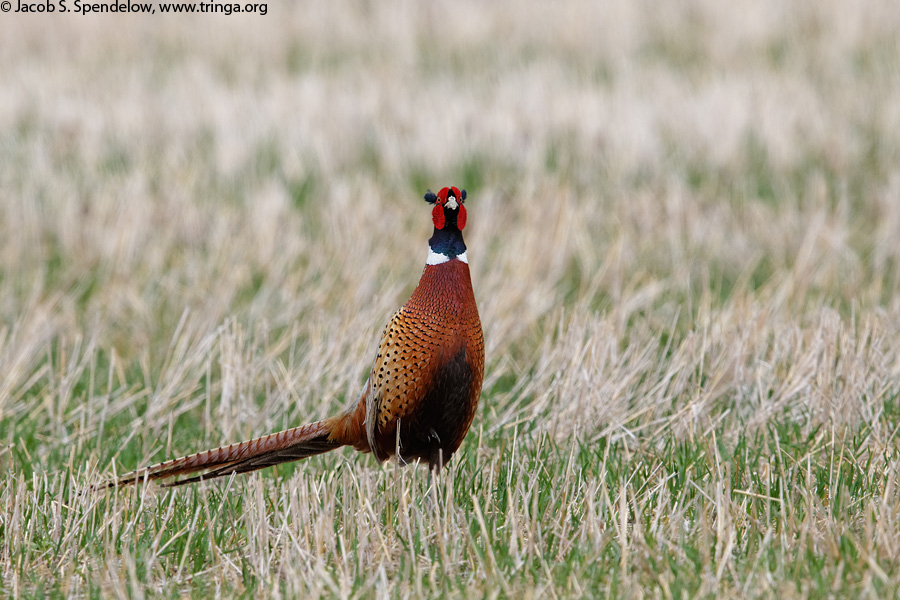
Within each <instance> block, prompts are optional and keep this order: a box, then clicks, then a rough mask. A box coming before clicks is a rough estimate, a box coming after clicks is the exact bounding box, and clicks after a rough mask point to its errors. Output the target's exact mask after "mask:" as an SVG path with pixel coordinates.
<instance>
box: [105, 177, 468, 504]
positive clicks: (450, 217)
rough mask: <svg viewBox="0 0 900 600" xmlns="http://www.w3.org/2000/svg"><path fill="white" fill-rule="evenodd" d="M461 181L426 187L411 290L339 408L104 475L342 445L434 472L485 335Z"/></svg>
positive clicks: (234, 464) (263, 458)
mask: <svg viewBox="0 0 900 600" xmlns="http://www.w3.org/2000/svg"><path fill="white" fill-rule="evenodd" d="M465 198H466V194H465V190H463V191H462V192H460V191H459V190H458V189H457V188H455V187H453V188H444V189H442V190H441V191H440V192H439V193H438V194H433V193H431V192H429V193H428V194H426V195H425V199H426V201H428V202H429V203H431V204H433V205H434V208H433V210H432V220H433V221H434V226H435V229H434V235H433V236H432V238H431V239H430V240H429V255H428V260H427V264H426V266H425V270H424V272H423V273H422V277H421V278H420V280H419V284H418V285H417V286H416V289H415V291H414V292H413V294H412V296H411V297H410V299H409V300H408V301H407V302H406V304H404V305H403V307H402V308H400V310H399V311H397V312H396V313H395V314H394V316H393V317H392V318H391V320H390V321H389V322H388V324H387V326H386V327H385V328H384V331H383V333H382V336H381V343H380V344H379V347H378V351H377V354H376V356H375V361H374V364H373V366H372V369H371V371H370V373H369V378H368V381H367V382H366V384H365V386H364V387H363V390H362V392H361V394H360V397H359V399H358V401H357V402H356V403H355V404H354V405H353V406H351V407H350V408H349V409H347V410H346V411H344V412H343V413H341V414H339V415H336V416H334V417H330V418H328V419H324V420H322V421H318V422H316V423H310V424H308V425H302V426H300V427H296V428H294V429H288V430H286V431H281V432H278V433H273V434H270V435H267V436H264V437H261V438H257V439H253V440H249V441H246V442H241V443H239V444H232V445H230V446H223V447H221V448H216V449H213V450H207V451H205V452H200V453H197V454H194V455H190V456H186V457H183V458H179V459H175V460H172V461H168V462H164V463H160V464H158V465H154V466H151V467H148V468H145V469H141V470H138V471H134V472H132V473H128V474H127V475H124V476H122V477H120V478H119V479H118V480H117V481H115V482H113V483H111V484H110V487H114V486H116V485H127V484H130V483H136V482H138V481H142V480H144V479H149V480H154V479H165V478H172V477H177V476H180V475H193V476H191V477H189V478H186V479H181V480H177V481H174V482H169V483H167V484H164V485H183V484H186V483H192V482H195V481H199V480H201V479H204V480H205V479H213V478H216V477H222V476H225V475H230V474H232V473H246V472H250V471H255V470H258V469H262V468H265V467H269V466H272V465H276V464H279V463H283V462H288V461H293V460H299V459H301V458H306V457H308V456H313V455H316V454H321V453H323V452H328V451H330V450H334V449H336V448H339V447H341V446H353V447H354V448H355V449H356V450H358V451H360V452H372V453H373V454H374V456H375V458H377V459H378V460H379V461H385V460H388V459H389V458H391V457H392V456H395V455H397V456H398V457H399V459H400V460H401V462H403V463H406V462H412V461H415V460H417V459H419V460H423V461H426V462H427V463H428V464H429V467H430V468H431V469H432V470H433V471H435V472H439V471H440V469H441V468H442V467H443V465H444V464H446V463H447V461H448V460H449V459H450V457H451V456H452V455H453V454H454V453H455V452H456V450H457V449H458V448H459V446H460V444H461V443H462V441H463V438H464V437H465V435H466V433H467V432H468V430H469V427H470V426H471V424H472V420H473V418H474V416H475V410H476V409H477V407H478V399H479V397H480V395H481V385H482V381H483V378H484V337H483V333H482V329H481V321H480V319H479V317H478V309H477V307H476V304H475V295H474V292H473V290H472V282H471V278H470V276H469V265H468V259H467V256H466V247H465V243H464V242H463V239H462V228H463V227H465V222H466V209H465V206H464V205H463V201H464V200H465Z"/></svg>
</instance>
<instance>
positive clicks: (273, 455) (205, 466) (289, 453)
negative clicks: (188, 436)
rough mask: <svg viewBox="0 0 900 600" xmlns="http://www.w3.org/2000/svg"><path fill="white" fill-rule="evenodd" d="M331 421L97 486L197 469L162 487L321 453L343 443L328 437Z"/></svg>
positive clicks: (233, 445)
mask: <svg viewBox="0 0 900 600" xmlns="http://www.w3.org/2000/svg"><path fill="white" fill-rule="evenodd" d="M333 421H334V419H333V418H332V419H325V420H324V421H318V422H316V423H310V424H309V425H302V426H300V427H295V428H294V429H288V430H286V431H279V432H278V433H272V434H269V435H267V436H264V437H261V438H256V439H255V440H248V441H246V442H241V443H239V444H231V445H230V446H222V447H221V448H215V449H213V450H206V451H205V452H198V453H197V454H192V455H190V456H185V457H182V458H176V459H175V460H170V461H166V462H164V463H159V464H158V465H153V466H152V467H147V468H144V469H138V470H137V471H132V472H131V473H128V474H126V475H122V476H121V477H119V478H118V479H117V480H116V481H111V482H109V483H108V484H106V485H102V486H99V487H101V488H105V487H110V488H113V487H121V486H126V485H131V484H134V483H140V482H141V481H153V480H156V479H167V478H169V477H177V476H179V475H192V474H194V473H198V474H197V475H195V476H193V477H189V478H187V479H180V480H178V481H172V482H169V483H164V484H162V485H163V486H164V487H172V486H178V485H185V484H187V483H194V482H196V481H200V480H207V479H215V478H216V477H224V476H227V475H231V474H232V473H249V472H250V471H256V470H257V469H264V468H266V467H271V466H272V465H277V464H280V463H284V462H290V461H294V460H300V459H301V458H306V457H308V456H314V455H316V454H322V453H323V452H328V451H329V450H334V449H335V448H339V447H341V446H343V445H344V443H343V442H339V441H335V440H334V439H332V436H331V430H332V427H333Z"/></svg>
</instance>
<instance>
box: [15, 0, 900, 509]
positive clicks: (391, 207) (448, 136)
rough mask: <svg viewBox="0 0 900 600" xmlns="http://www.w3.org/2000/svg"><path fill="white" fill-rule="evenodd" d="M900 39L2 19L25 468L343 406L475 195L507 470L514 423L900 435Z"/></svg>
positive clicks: (247, 18) (335, 16) (807, 9)
mask: <svg viewBox="0 0 900 600" xmlns="http://www.w3.org/2000/svg"><path fill="white" fill-rule="evenodd" d="M898 31H900V10H897V5H896V2H895V1H894V0H861V1H858V2H850V3H848V2H840V1H832V0H824V1H823V0H804V1H798V2H790V3H785V2H780V1H774V0H773V1H766V0H764V1H756V0H754V1H739V2H736V3H735V2H729V3H722V2H717V1H714V0H684V1H678V2H666V3H658V2H649V1H636V2H635V1H616V0H612V1H604V2H588V1H577V0H573V1H565V2H553V3H536V2H528V3H519V2H512V1H500V2H490V3H489V2H480V1H468V0H463V1H459V2H453V3H449V2H428V3H421V2H413V1H390V2H363V1H358V2H347V3H343V2H342V3H331V2H283V3H279V4H277V5H275V4H271V5H269V6H268V11H267V14H266V15H265V16H260V15H231V16H224V15H195V16H188V15H178V16H171V15H170V16H165V15H161V14H157V15H152V16H147V15H88V16H78V15H73V14H68V15H62V14H58V13H57V14H53V15H46V14H41V15H23V14H13V13H5V14H2V15H0V39H2V40H3V41H2V43H0V80H2V84H0V373H2V376H0V442H2V444H3V445H4V447H5V450H4V451H2V452H0V462H3V463H4V464H5V465H7V466H9V467H10V468H11V469H13V470H14V471H15V472H16V473H18V476H21V477H22V478H23V479H22V481H24V480H27V478H28V477H30V476H31V475H32V474H33V473H48V472H51V473H52V472H57V471H60V470H61V469H64V468H68V469H69V472H71V473H76V474H77V475H76V476H77V477H80V478H81V479H82V480H84V479H85V478H87V477H96V476H97V473H98V472H104V473H108V472H110V471H111V469H112V468H113V467H112V465H113V464H114V463H115V464H116V465H117V467H116V468H117V469H118V470H119V471H121V470H123V469H131V468H134V467H136V466H138V465H140V464H143V463H145V462H150V461H156V460H163V459H165V458H171V457H173V456H175V455H181V454H184V453H187V452H192V451H195V450H199V449H202V448H205V447H207V445H218V444H220V443H222V442H227V441H236V440H237V439H240V438H246V437H250V436H253V435H260V434H263V433H267V432H270V431H274V430H276V429H278V428H282V427H288V426H293V425H296V424H299V423H300V422H306V421H309V420H312V419H315V418H321V417H324V416H326V415H328V414H330V413H333V411H335V410H337V409H338V408H339V407H342V406H344V405H345V404H346V403H347V402H349V401H351V399H355V394H356V393H357V391H358V389H359V386H360V385H361V383H362V381H363V380H364V379H365V377H366V375H367V368H368V365H369V364H370V361H371V359H372V356H373V355H374V351H375V347H376V346H375V345H376V342H377V339H378V335H379V333H380V331H381V327H382V326H383V324H384V323H386V322H387V319H388V318H389V317H390V315H391V314H392V312H393V311H394V310H395V309H396V308H397V307H398V306H400V305H401V304H402V302H404V301H405V299H406V298H407V297H408V295H409V293H410V292H411V291H412V289H413V287H414V286H415V283H416V282H417V280H418V276H419V274H420V272H421V269H422V267H423V265H424V260H425V256H426V245H425V243H426V240H427V238H428V237H429V235H430V231H431V226H430V219H429V216H428V207H427V205H426V204H425V203H424V202H423V201H422V199H421V198H422V195H423V194H424V192H425V191H426V189H428V188H431V189H433V190H437V189H440V188H441V187H443V186H446V185H457V186H459V187H461V188H466V189H467V190H468V196H469V200H468V202H467V207H468V209H469V224H468V227H467V229H466V232H465V233H466V241H467V244H468V247H469V256H470V265H471V268H472V274H473V283H474V288H475V294H476V298H477V300H478V303H479V309H480V312H481V317H482V321H483V323H484V327H485V338H486V344H487V376H486V381H485V388H484V395H483V398H482V408H480V409H479V415H478V417H476V422H475V425H474V426H473V432H475V433H473V434H470V438H469V440H470V441H469V442H467V443H468V444H471V445H472V447H474V446H475V444H476V442H474V441H471V440H472V439H473V436H481V437H480V438H479V440H480V441H478V442H477V444H478V448H480V449H481V451H482V452H485V453H487V454H485V455H484V456H487V457H488V462H489V461H490V458H491V457H494V458H496V455H495V454H492V452H493V450H492V449H494V450H496V449H497V448H501V447H502V444H503V443H504V442H503V439H504V436H506V435H509V434H510V432H512V431H513V430H515V431H518V432H521V433H522V434H523V435H526V436H527V435H534V436H543V437H542V438H541V439H549V440H553V441H555V442H556V443H560V444H562V446H563V447H566V445H567V444H570V443H574V442H579V443H586V444H592V443H599V442H600V441H603V442H604V443H621V444H623V445H624V447H627V448H630V449H632V450H635V449H637V450H638V451H640V450H641V449H643V450H645V451H650V450H653V449H659V448H661V447H668V446H669V445H671V444H674V443H678V442H680V441H683V440H693V439H695V438H694V436H706V435H710V434H715V435H717V436H718V437H719V439H722V440H725V441H728V440H731V441H735V440H739V439H740V438H741V436H742V435H744V434H745V433H748V432H749V433H752V432H754V431H763V432H764V431H766V430H767V428H769V427H771V426H772V424H773V423H781V424H783V423H787V424H790V425H791V426H792V427H795V428H796V431H797V432H799V433H798V435H802V436H807V435H810V436H813V437H814V436H816V435H818V433H817V432H820V431H823V430H820V429H819V428H820V427H822V426H823V425H827V426H830V427H841V428H849V429H845V431H850V432H851V433H852V432H861V431H862V432H865V436H864V438H863V441H862V442H860V443H861V444H862V446H860V448H863V447H865V448H868V447H870V446H871V448H872V449H873V451H877V450H879V449H880V450H884V449H893V448H894V447H895V444H896V442H895V441H893V440H894V438H893V435H892V434H891V431H895V429H894V424H895V421H896V419H897V417H898V415H900V406H898V378H900V358H898V357H900V301H898V296H897V292H898V286H900V235H898V232H900V58H898V57H900V42H898V40H900V36H898V35H897V32H898ZM832 431H834V429H832ZM479 432H480V433H479ZM823 435H824V434H823ZM492 436H493V437H492ZM525 439H526V440H527V439H538V437H534V438H528V437H526V438H525ZM811 439H812V438H811ZM816 439H818V438H816ZM820 441H821V440H820ZM525 443H528V442H525ZM465 448H466V446H464V447H463V449H464V450H465ZM857 450H859V448H857ZM499 452H500V454H502V449H501V450H499ZM564 453H565V452H564ZM340 460H344V459H341V458H340V457H337V458H335V457H333V456H331V457H321V458H315V459H312V460H311V461H308V463H305V464H309V465H318V466H312V467H305V468H311V469H321V468H322V465H332V464H335V463H336V462H337V461H340ZM360 460H368V459H360ZM479 460H480V459H479ZM365 464H367V465H368V466H370V467H372V468H374V462H371V461H370V462H367V463H365ZM479 464H481V463H479ZM288 472H290V471H288ZM7 485H8V486H13V482H12V480H9V481H7ZM9 489H12V488H9ZM10 493H11V492H10ZM823 493H824V492H823ZM875 495H876V496H877V493H876V494H875Z"/></svg>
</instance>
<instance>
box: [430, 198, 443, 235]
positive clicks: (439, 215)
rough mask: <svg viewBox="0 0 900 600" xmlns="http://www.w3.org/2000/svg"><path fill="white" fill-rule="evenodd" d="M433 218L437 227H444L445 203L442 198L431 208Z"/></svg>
mask: <svg viewBox="0 0 900 600" xmlns="http://www.w3.org/2000/svg"><path fill="white" fill-rule="evenodd" d="M431 220H432V221H434V226H435V228H436V229H443V228H444V204H443V202H441V201H440V200H438V202H437V204H435V205H434V208H432V209H431Z"/></svg>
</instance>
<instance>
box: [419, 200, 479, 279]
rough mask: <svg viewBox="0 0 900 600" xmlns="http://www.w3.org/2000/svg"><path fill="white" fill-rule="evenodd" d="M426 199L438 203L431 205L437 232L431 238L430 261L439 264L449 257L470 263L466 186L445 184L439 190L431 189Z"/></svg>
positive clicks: (432, 263)
mask: <svg viewBox="0 0 900 600" xmlns="http://www.w3.org/2000/svg"><path fill="white" fill-rule="evenodd" d="M425 201H426V202H428V203H429V204H431V205H433V206H434V208H432V209H431V220H432V221H433V222H434V233H433V234H432V236H431V239H430V240H428V247H429V252H428V261H427V264H429V265H439V264H441V263H445V262H447V261H449V260H459V261H462V262H465V263H467V262H468V259H467V258H466V243H465V242H464V241H463V237H462V230H463V229H464V228H465V226H466V207H465V201H466V190H462V191H460V190H459V188H457V187H445V188H444V189H442V190H441V191H439V192H438V193H437V194H435V193H434V192H432V191H431V190H428V193H426V194H425Z"/></svg>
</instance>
